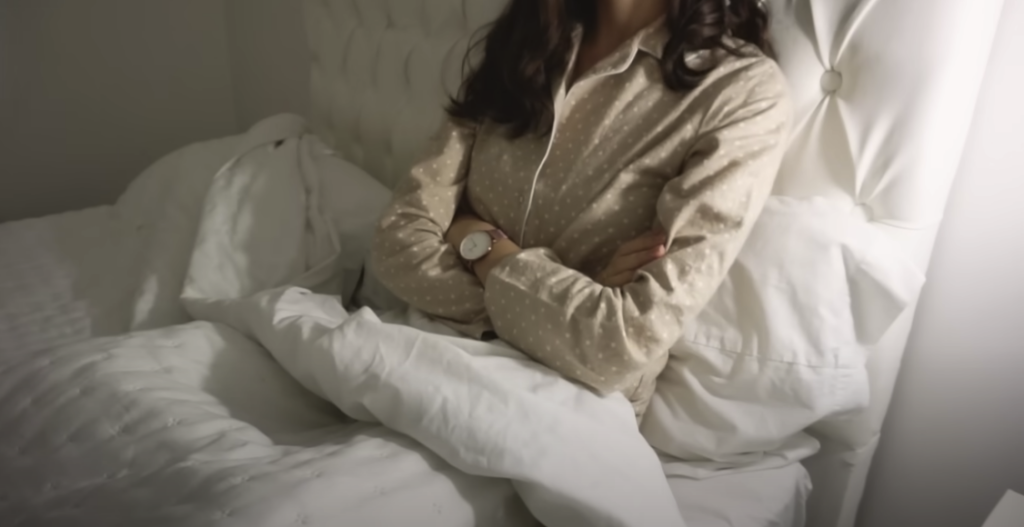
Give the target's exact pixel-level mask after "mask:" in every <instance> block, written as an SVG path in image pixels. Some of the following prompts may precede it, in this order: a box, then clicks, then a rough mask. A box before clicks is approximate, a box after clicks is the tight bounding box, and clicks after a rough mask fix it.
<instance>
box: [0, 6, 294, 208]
mask: <svg viewBox="0 0 1024 527" xmlns="http://www.w3.org/2000/svg"><path fill="white" fill-rule="evenodd" d="M296 3H297V2H296ZM225 27H226V26H225V5H224V0H145V1H140V0H88V1H85V0H0V221H5V220H10V219H14V218H23V217H27V216H37V215H42V214H47V213H51V212H56V211H62V210H68V209H74V208H79V207H84V206H89V205H95V204H100V203H109V202H112V201H113V200H114V199H115V198H116V197H117V196H118V194H119V193H120V192H121V190H123V189H124V187H125V186H126V185H127V183H128V182H129V181H130V180H131V179H132V178H133V177H134V176H135V175H136V174H138V172H139V171H140V170H142V169H143V168H145V167H146V166H147V165H148V164H149V163H151V162H152V161H154V160H155V159H156V158H157V157H159V156H160V155H163V154H165V153H167V152H169V151H171V150H172V149H174V148H176V147H179V146H181V145H184V144H187V143H189V142H192V141H195V140H197V139H203V138H209V137H217V136H222V135H225V134H229V133H233V132H234V131H235V130H236V123H235V113H234V107H233V100H232V93H231V89H232V87H231V76H230V67H229V60H228V48H227V39H226V35H225Z"/></svg>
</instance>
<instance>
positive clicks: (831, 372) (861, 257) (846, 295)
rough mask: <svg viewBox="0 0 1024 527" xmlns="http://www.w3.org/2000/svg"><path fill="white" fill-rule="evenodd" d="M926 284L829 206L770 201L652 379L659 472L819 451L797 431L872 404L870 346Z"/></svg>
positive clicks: (759, 462) (876, 236) (694, 473)
mask: <svg viewBox="0 0 1024 527" xmlns="http://www.w3.org/2000/svg"><path fill="white" fill-rule="evenodd" d="M923 282H924V276H923V274H922V273H921V272H920V271H919V270H918V269H917V268H916V267H915V266H914V265H913V264H912V263H911V262H910V261H909V260H908V259H907V258H906V257H905V256H903V253H902V252H901V251H900V250H899V249H898V248H895V247H893V246H891V242H890V241H889V239H888V238H887V237H886V236H885V235H884V233H882V232H881V231H879V230H878V229H877V228H876V227H874V226H873V225H871V224H870V223H868V222H867V221H865V220H864V219H863V218H861V217H859V216H858V215H857V214H854V213H852V212H849V211H847V210H844V208H843V207H837V206H836V204H835V203H834V202H830V201H828V200H827V199H825V198H809V199H797V198H788V197H781V196H772V197H771V198H769V200H768V202H767V203H766V205H765V209H764V211H763V213H762V215H761V216H760V218H759V219H758V222H757V224H756V225H755V226H754V227H753V229H752V230H751V233H750V236H749V238H748V239H747V242H746V244H745V245H744V246H743V249H742V250H741V251H740V254H739V255H738V257H737V260H736V262H735V264H734V265H733V267H732V268H730V270H729V273H728V275H727V277H726V278H725V279H724V281H723V283H722V284H721V286H720V287H719V289H718V290H717V291H716V293H715V295H714V296H713V297H712V298H711V300H710V301H709V302H708V304H707V306H706V307H705V308H704V310H703V311H702V312H701V313H700V314H699V315H698V316H697V317H696V318H695V319H694V321H693V322H691V323H690V324H688V325H687V327H686V328H685V330H684V334H683V337H682V338H681V339H680V341H679V342H678V343H677V345H676V346H675V347H674V348H673V349H672V351H671V356H670V359H669V361H668V365H667V366H666V368H665V370H664V372H663V373H662V374H661V376H660V377H659V378H658V385H657V390H656V393H655V395H654V397H653V399H652V401H651V405H650V407H649V408H648V410H647V413H646V414H645V416H644V421H643V424H642V431H643V433H644V436H645V437H646V438H647V439H648V441H649V442H650V443H651V445H652V446H654V447H655V448H656V449H657V450H659V451H660V452H661V453H662V454H663V457H664V461H666V462H667V465H666V473H668V474H670V475H680V476H687V477H696V478H702V477H708V476H712V475H720V474H725V473H729V472H736V471H742V470H754V469H763V468H771V467H775V466H781V465H785V464H788V463H792V462H794V461H797V460H800V459H803V458H805V457H808V456H810V455H812V454H814V453H815V452H817V449H818V447H819V445H818V442H817V440H815V439H814V438H812V437H811V436H809V435H807V434H806V433H804V432H803V431H804V430H805V429H806V428H807V427H809V426H811V425H812V424H814V423H815V422H817V421H819V420H821V419H824V418H826V417H830V416H834V415H837V414H840V413H843V412H849V411H854V410H858V409H863V408H865V407H866V406H867V405H868V398H869V385H868V374H867V369H866V362H867V356H866V353H867V351H866V347H867V346H868V345H871V344H873V343H876V342H877V341H878V340H879V339H880V338H881V337H882V336H883V335H884V334H885V332H886V331H887V330H888V328H889V327H890V326H891V325H892V323H893V322H894V321H895V320H896V318H897V317H898V316H899V315H900V314H901V313H902V312H903V311H904V309H906V307H907V306H908V305H910V303H911V302H912V301H913V299H915V298H916V296H917V294H918V293H919V291H920V288H921V286H922V284H923Z"/></svg>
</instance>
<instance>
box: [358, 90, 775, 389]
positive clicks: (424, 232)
mask: <svg viewBox="0 0 1024 527" xmlns="http://www.w3.org/2000/svg"><path fill="white" fill-rule="evenodd" d="M752 119H758V120H759V121H760V123H765V122H768V123H769V124H771V126H769V127H767V128H766V127H764V126H759V127H752V126H746V124H749V122H750V121H751V120H752ZM788 120H789V107H788V104H787V101H785V100H783V99H781V98H780V99H772V100H769V101H765V100H759V101H751V103H750V104H747V105H740V106H734V107H731V108H729V111H728V113H724V112H723V113H722V114H721V115H719V116H718V119H716V123H714V126H713V127H711V128H709V129H708V130H707V131H706V132H704V133H703V135H702V136H701V137H699V138H698V139H697V140H696V142H695V144H694V146H692V147H691V149H690V155H689V157H688V159H687V161H686V163H685V166H684V167H683V168H682V170H681V173H680V174H679V175H678V176H677V177H676V178H674V179H673V180H671V181H669V182H668V184H667V185H666V186H665V187H664V189H663V191H662V194H661V196H660V197H659V200H658V202H657V210H656V215H657V218H658V220H659V221H658V223H659V224H660V225H661V226H663V228H664V230H665V232H664V233H650V234H648V235H645V236H643V237H641V238H640V239H638V240H634V241H632V242H630V243H628V244H626V245H624V246H623V247H622V248H620V250H619V252H618V253H617V255H616V257H615V258H613V259H612V261H611V263H610V264H609V265H608V266H607V267H606V269H605V270H604V271H602V273H599V274H598V275H597V276H587V275H585V274H583V273H581V272H579V271H577V270H574V269H571V268H569V267H567V266H565V265H564V264H562V262H561V261H560V259H559V257H558V255H557V254H555V253H554V251H552V250H550V249H548V248H543V247H534V248H527V249H522V248H520V247H517V246H516V245H515V243H514V242H513V241H510V240H503V241H500V242H498V243H497V244H496V246H495V247H494V248H493V249H492V251H491V253H490V254H489V255H488V256H487V257H485V258H484V259H483V260H482V261H480V262H477V263H476V264H475V265H474V266H473V272H470V271H468V270H467V269H466V268H465V266H464V265H463V264H462V262H461V261H460V259H459V257H458V252H457V250H456V249H455V247H457V246H458V244H459V243H460V242H461V240H462V238H464V237H465V236H466V235H467V234H469V233H470V232H474V231H477V230H489V229H491V228H493V227H492V226H490V225H488V224H486V223H485V222H483V221H482V220H481V219H480V218H477V217H475V216H473V215H471V214H470V215H460V214H457V211H458V209H459V207H458V205H459V203H460V201H461V199H462V195H463V191H464V188H465V181H466V178H467V176H468V174H467V172H468V159H469V151H470V149H471V147H472V143H473V140H474V136H473V134H474V131H473V130H472V129H467V128H462V127H459V126H457V125H455V124H453V123H448V124H446V125H445V127H444V128H442V130H441V131H440V133H439V134H438V136H436V138H435V140H434V141H433V142H432V145H433V146H432V147H431V149H430V150H429V151H428V154H427V156H426V158H425V160H424V161H423V162H422V163H420V164H419V165H417V166H416V167H414V169H413V170H412V172H411V175H410V177H409V178H407V179H406V181H405V182H404V183H403V184H402V186H401V187H400V188H399V189H397V190H396V196H395V200H394V202H393V204H392V206H391V208H390V209H389V211H388V212H387V213H386V214H385V217H384V219H383V220H382V222H381V226H380V230H379V231H378V236H377V241H376V245H375V249H374V266H375V268H376V271H377V274H378V276H379V277H380V279H381V280H382V281H383V282H384V283H385V284H386V285H387V286H388V287H390V288H391V289H392V291H393V292H394V293H395V294H396V295H397V296H399V297H400V298H402V299H403V300H405V301H406V302H408V303H409V304H411V305H412V306H414V307H416V308H418V309H420V310H422V311H424V312H426V313H428V314H430V315H433V316H435V317H438V318H441V319H444V320H446V321H448V322H449V323H450V325H453V326H455V327H456V328H458V329H460V330H462V331H463V332H465V333H468V334H471V335H474V336H480V335H482V334H483V333H484V332H486V331H488V330H493V331H495V332H496V333H497V334H498V336H500V337H501V338H502V339H503V340H505V341H506V342H508V343H509V344H512V345H513V346H515V347H516V348H518V349H520V350H521V351H523V352H524V353H526V354H528V355H530V356H531V357H532V358H534V359H535V360H537V361H539V362H541V363H543V364H545V365H547V366H548V367H550V368H552V369H554V370H556V371H558V372H559V373H561V374H563V375H565V376H566V377H569V378H572V379H575V380H577V381H580V382H582V383H584V384H586V385H588V386H590V387H592V388H594V389H595V390H597V391H598V392H600V393H610V392H613V391H619V390H622V389H623V388H625V387H627V386H629V385H630V384H631V383H633V382H635V381H636V380H637V379H638V376H639V375H641V374H642V373H643V372H645V371H648V370H649V366H651V365H652V364H653V363H656V362H658V361H661V360H663V358H664V355H665V354H666V353H667V352H668V349H669V348H670V347H671V346H672V345H673V344H674V343H675V342H676V341H677V340H678V338H679V336H680V334H681V333H682V324H683V321H685V320H688V319H689V318H691V317H692V316H693V315H694V314H696V312H697V311H699V310H700V309H701V308H702V307H703V305H704V303H706V301H707V300H708V299H709V298H710V297H711V295H712V294H713V293H714V291H715V289H716V288H717V286H718V284H719V283H720V281H721V279H722V278H723V277H724V276H725V273H726V272H727V271H728V268H729V266H730V265H731V263H732V261H733V260H734V259H735V256H736V253H737V252H738V251H739V248H740V246H741V244H742V242H743V240H744V239H745V237H746V234H747V233H748V232H749V228H750V226H751V225H752V223H753V221H754V220H755V218H756V216H757V215H758V214H759V213H760V210H761V207H762V206H763V204H764V200H765V199H766V198H767V195H768V193H769V191H770V189H771V186H772V183H773V181H774V176H775V173H776V171H777V169H778V165H779V162H780V160H781V153H782V150H783V148H784V139H785V135H786V133H787V132H788ZM766 129H767V130H768V131H767V132H765V130H766ZM725 189H728V191H727V192H726V191H725Z"/></svg>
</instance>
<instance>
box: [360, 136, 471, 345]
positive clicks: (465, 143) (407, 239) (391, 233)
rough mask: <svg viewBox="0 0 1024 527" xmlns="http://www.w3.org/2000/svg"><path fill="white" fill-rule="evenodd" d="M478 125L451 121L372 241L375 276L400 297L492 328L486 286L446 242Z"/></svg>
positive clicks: (463, 326)
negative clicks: (471, 126)
mask: <svg viewBox="0 0 1024 527" xmlns="http://www.w3.org/2000/svg"><path fill="white" fill-rule="evenodd" d="M474 139H475V131H474V129H472V128H469V127H466V126H461V125H459V124H456V123H454V122H452V121H451V120H446V121H445V123H444V124H443V125H442V126H441V128H440V129H439V130H438V131H437V133H436V134H435V136H434V137H433V138H432V139H431V141H430V143H429V145H428V147H427V150H426V153H425V154H424V157H423V158H422V160H421V161H420V162H419V163H418V164H416V165H415V166H414V167H413V168H412V170H411V171H410V173H409V176H408V177H406V178H405V179H404V180H402V182H401V183H400V184H399V185H398V188H396V189H395V194H394V197H393V199H392V202H391V205H390V206H389V207H388V209H387V210H386V211H385V212H384V215H383V217H382V218H381V222H380V225H379V227H378V229H377V235H376V237H375V240H374V247H373V258H372V266H373V270H374V272H375V274H376V275H377V278H378V279H379V280H380V281H381V282H382V283H383V284H384V285H385V286H386V287H387V288H388V289H390V290H391V292H392V293H394V294H395V296H397V297H398V298H400V299H401V300H403V301H405V302H407V303H408V304H409V305H411V306H413V307H415V308H417V309H419V310H421V311H423V312H425V313H427V314H429V315H432V316H434V317H435V318H438V319H439V320H441V321H442V322H445V323H447V324H448V325H449V326H451V327H453V328H455V329H456V330H458V331H461V332H463V333H466V334H468V335H472V336H475V337H480V336H481V335H482V334H483V333H484V332H485V331H488V330H490V329H491V326H490V323H489V321H488V318H487V310H486V308H485V307H484V290H483V285H482V284H481V283H480V280H479V279H478V278H477V277H476V275H474V274H472V273H470V272H469V271H467V270H466V268H465V267H464V266H463V264H462V262H461V260H460V259H459V257H458V255H457V254H456V252H455V250H454V249H453V248H452V247H451V246H450V245H449V244H448V243H447V242H446V241H445V239H444V237H445V233H447V232H448V227H449V226H450V225H451V223H452V220H453V218H454V216H455V213H456V209H457V208H458V205H459V202H460V200H461V198H462V193H463V191H464V189H465V184H466V178H467V175H468V173H469V162H470V152H471V151H472V148H473V142H474Z"/></svg>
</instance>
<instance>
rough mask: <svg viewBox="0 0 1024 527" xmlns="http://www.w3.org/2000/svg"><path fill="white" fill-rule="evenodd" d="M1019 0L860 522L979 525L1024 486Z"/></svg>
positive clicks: (869, 525)
mask: <svg viewBox="0 0 1024 527" xmlns="http://www.w3.org/2000/svg"><path fill="white" fill-rule="evenodd" d="M1022 56H1024V1H1021V0H1006V7H1005V11H1004V14H1003V19H1002V22H1001V26H1000V32H999V35H998V37H997V41H996V49H995V52H994V55H993V57H992V61H991V63H990V66H989V74H988V76H987V78H986V80H985V86H984V87H983V89H982V95H981V97H982V98H981V101H980V103H979V105H978V110H977V114H976V116H975V122H974V125H973V129H972V133H971V138H970V140H969V144H968V146H967V155H966V157H965V159H964V160H963V162H962V164H961V167H960V170H959V175H958V177H957V181H956V183H955V184H954V187H953V191H952V194H951V197H950V201H949V204H948V207H947V212H946V218H945V220H944V222H943V225H942V229H941V231H940V234H939V239H938V242H937V246H936V248H935V253H934V256H933V260H932V265H931V269H930V270H929V283H928V284H927V285H926V287H925V290H924V293H923V297H922V299H921V303H920V305H919V307H918V311H917V317H916V320H915V323H914V330H913V333H912V335H911V338H910V343H909V345H908V348H907V352H906V356H905V358H904V362H903V367H902V370H901V374H900V378H899V381H898V383H897V385H896V393H895V396H894V399H893V402H892V406H891V407H890V410H889V414H888V417H887V419H886V422H885V426H884V428H883V431H882V438H881V442H880V445H879V450H878V453H877V455H876V457H875V460H874V464H873V466H872V469H871V475H870V477H869V481H868V487H867V490H866V494H865V496H864V501H863V502H862V507H861V511H860V518H859V521H858V525H861V526H863V527H910V526H913V527H916V526H919V525H920V526H928V527H980V526H981V524H982V523H983V522H984V520H985V517H986V516H987V515H988V513H989V511H990V510H991V509H992V508H993V507H994V506H995V504H996V503H997V502H998V500H999V499H1000V498H1001V497H1002V494H1003V493H1004V492H1005V490H1006V489H1008V488H1012V489H1014V490H1016V491H1018V492H1024V98H1022V96H1021V94H1024V67H1022V65H1024V59H1022V58H1021V57H1022Z"/></svg>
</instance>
